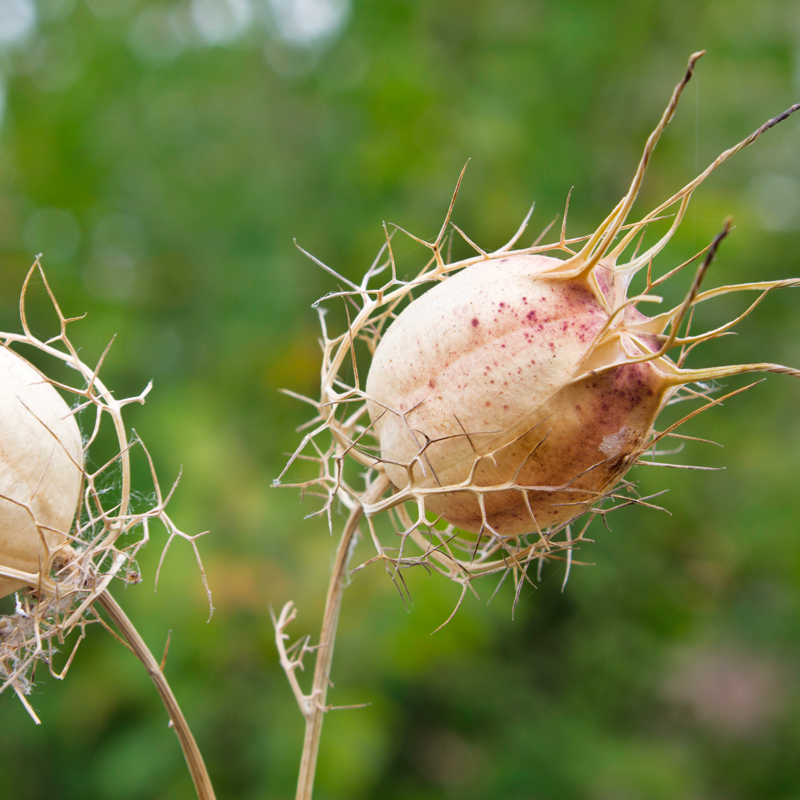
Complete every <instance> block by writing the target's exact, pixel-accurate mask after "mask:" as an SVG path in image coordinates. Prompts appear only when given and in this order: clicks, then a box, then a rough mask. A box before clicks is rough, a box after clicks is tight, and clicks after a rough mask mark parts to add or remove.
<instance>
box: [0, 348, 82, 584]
mask: <svg viewBox="0 0 800 800" xmlns="http://www.w3.org/2000/svg"><path fill="white" fill-rule="evenodd" d="M82 476H83V443H82V441H81V434H80V431H79V430H78V425H77V423H76V421H75V417H74V416H73V415H72V414H71V413H70V409H69V406H68V405H67V404H66V402H65V401H64V400H63V398H62V397H61V395H60V394H59V393H58V392H57V391H56V389H55V388H54V387H53V386H52V385H51V384H50V383H48V382H47V381H46V380H45V379H44V378H43V377H42V376H41V374H40V373H39V372H37V371H36V369H34V367H33V366H31V364H29V363H28V362H27V361H26V360H25V359H24V358H22V357H21V356H19V355H17V354H16V353H15V352H13V351H12V350H9V349H8V348H7V347H2V346H0V570H2V568H3V567H6V568H11V569H14V570H19V571H22V572H27V573H40V574H42V575H43V576H49V573H50V569H51V567H52V563H53V558H54V557H55V556H56V555H57V553H58V551H59V549H60V548H61V546H62V545H64V544H65V543H66V542H67V539H68V534H69V531H70V528H71V527H72V523H73V520H74V518H75V514H76V511H77V508H78V502H79V499H80V494H81V482H82ZM24 585H25V584H24V583H22V582H19V581H15V580H12V579H10V578H7V577H3V576H0V597H4V596H5V595H7V594H10V593H11V592H15V591H17V590H18V589H21V588H23V586H24Z"/></svg>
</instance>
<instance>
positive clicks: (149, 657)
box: [97, 589, 215, 800]
mask: <svg viewBox="0 0 800 800" xmlns="http://www.w3.org/2000/svg"><path fill="white" fill-rule="evenodd" d="M97 602H98V603H99V604H100V605H101V606H102V607H103V608H104V609H105V610H106V612H107V613H108V615H109V617H111V619H112V621H113V622H114V624H115V625H116V626H117V629H118V630H119V632H120V633H121V634H122V637H123V639H125V641H126V642H127V643H128V644H129V645H130V647H131V649H132V650H133V652H134V654H135V655H136V657H137V658H138V659H139V661H141V662H142V664H144V667H145V669H146V670H147V674H148V675H149V676H150V678H151V679H152V681H153V683H154V684H155V687H156V689H157V690H158V693H159V695H161V700H162V702H163V703H164V708H166V709H167V714H169V718H170V722H171V723H172V727H173V728H174V729H175V733H177V734H178V740H179V741H180V743H181V749H182V750H183V755H184V757H185V758H186V765H187V767H188V768H189V772H190V773H191V776H192V781H194V788H195V791H196V792H197V797H198V800H215V795H214V789H213V787H212V786H211V779H210V778H209V777H208V772H207V770H206V765H205V763H204V762H203V757H202V755H200V750H199V748H198V747H197V742H195V740H194V736H193V735H192V731H191V730H190V729H189V725H188V723H187V722H186V718H185V717H184V716H183V712H182V711H181V709H180V706H179V705H178V701H177V700H176V699H175V695H174V694H173V693H172V689H170V686H169V683H167V679H166V678H165V677H164V673H163V672H162V670H161V665H160V664H159V663H158V661H156V660H155V658H154V657H153V654H152V653H151V652H150V650H149V648H148V647H147V645H146V644H145V642H144V639H142V637H141V636H140V635H139V632H138V631H137V630H136V628H135V627H134V625H133V623H132V622H131V621H130V620H129V619H128V616H127V614H126V613H125V612H124V611H123V610H122V608H121V606H120V605H119V604H118V603H117V601H116V600H115V599H114V598H113V597H112V596H111V595H110V594H109V592H108V590H107V589H106V590H104V591H103V592H101V593H100V595H98V597H97Z"/></svg>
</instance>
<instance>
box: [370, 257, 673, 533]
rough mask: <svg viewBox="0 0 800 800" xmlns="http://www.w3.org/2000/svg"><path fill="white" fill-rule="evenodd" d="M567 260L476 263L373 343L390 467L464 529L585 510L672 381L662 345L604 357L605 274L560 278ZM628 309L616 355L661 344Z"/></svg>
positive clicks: (533, 522)
mask: <svg viewBox="0 0 800 800" xmlns="http://www.w3.org/2000/svg"><path fill="white" fill-rule="evenodd" d="M561 265H562V262H561V261H559V260H557V259H554V258H548V257H545V256H538V255H529V256H508V257H506V258H500V259H498V260H495V261H489V262H486V263H482V264H475V265H474V266H472V267H470V268H468V269H466V270H464V271H463V272H460V273H458V274H457V275H455V276H454V277H453V278H450V279H448V280H446V281H444V282H443V283H442V284H440V285H439V286H436V287H434V288H433V289H431V290H430V291H428V292H427V293H426V294H424V295H423V296H422V297H420V298H419V299H418V300H415V301H414V302H413V303H412V304H411V305H409V306H408V307H407V308H406V309H405V310H404V311H403V312H402V313H401V314H400V316H399V317H398V318H397V319H396V320H395V321H394V322H393V323H392V325H391V326H390V327H389V329H388V330H387V332H386V334H385V336H384V337H383V339H382V340H381V342H380V344H379V345H378V348H377V350H376V351H375V355H374V358H373V361H372V366H371V368H370V371H369V377H368V379H367V385H366V390H367V396H368V398H369V401H368V408H369V412H370V417H371V418H372V419H373V421H374V424H375V432H376V434H377V436H378V439H379V440H380V446H381V459H382V460H383V461H384V463H385V468H386V472H387V474H388V476H389V478H390V479H391V481H392V483H393V484H394V485H395V486H396V487H397V488H398V489H406V488H408V487H410V486H413V487H415V488H417V489H418V490H423V491H424V490H428V491H429V492H431V493H430V494H429V495H428V497H427V499H426V503H425V505H426V509H427V510H428V511H430V512H432V513H433V514H435V515H437V516H441V517H443V518H444V519H446V520H447V521H448V522H451V523H453V524H454V525H457V526H458V527H459V528H462V529H464V530H467V531H471V532H473V533H478V532H480V531H481V530H482V529H484V527H485V526H486V525H488V527H489V528H490V529H491V530H493V531H495V532H496V533H498V534H500V535H501V536H511V535H519V534H525V533H530V532H532V531H535V530H543V529H546V528H550V527H552V526H554V525H558V524H560V523H563V522H565V521H567V520H569V519H571V518H573V517H575V516H578V515H580V514H582V513H583V512H584V511H586V510H587V509H588V508H589V506H590V505H591V504H592V503H593V502H595V501H596V499H597V498H598V497H600V496H602V495H603V493H604V492H605V491H606V490H607V488H609V487H611V486H614V485H616V483H617V482H618V481H619V480H620V478H622V476H623V475H624V474H625V472H627V470H628V469H629V467H630V466H631V464H632V463H633V462H634V461H635V456H636V455H637V454H638V453H639V452H641V450H642V447H643V445H644V443H645V442H646V441H647V438H648V435H649V432H650V430H651V428H652V424H653V421H654V420H655V418H656V416H657V414H658V412H659V411H660V410H661V408H662V406H663V404H664V402H665V401H666V400H667V399H668V398H669V396H670V395H671V394H672V393H673V392H674V383H672V382H670V380H669V378H668V377H667V375H666V374H665V371H664V370H663V369H659V361H660V360H663V357H662V359H658V358H656V359H654V360H653V361H652V362H649V363H647V362H645V363H631V364H622V365H620V366H617V367H615V368H613V369H611V370H607V371H602V370H601V371H598V367H600V366H602V365H601V364H598V363H595V362H596V359H595V358H594V357H595V354H596V353H595V351H596V348H597V343H598V341H601V340H602V338H603V337H602V333H603V332H604V331H605V330H606V329H607V328H609V326H610V324H611V318H612V314H613V310H612V309H610V308H609V306H608V303H607V301H606V298H605V296H604V295H603V293H602V292H601V290H600V287H599V285H598V281H597V280H596V279H595V277H594V276H590V277H589V279H572V280H566V281H560V280H557V279H552V278H550V277H549V276H550V274H551V273H552V272H554V271H557V270H558V269H559V268H560V267H561ZM599 269H601V270H603V269H604V268H602V267H600V268H599ZM620 322H621V323H622V326H623V330H622V331H620V333H619V339H618V348H619V351H620V352H619V353H615V354H614V355H615V356H620V355H623V358H624V357H632V358H636V357H637V356H641V355H642V354H643V353H646V352H652V351H650V350H649V348H651V347H652V342H651V341H649V340H648V339H646V338H644V337H642V336H639V335H637V333H636V332H635V331H628V330H625V329H624V318H623V319H621V320H620ZM459 486H462V487H463V489H460V490H458V489H457V488H456V487H459ZM443 487H444V488H447V489H448V490H447V491H441V489H442V488H443ZM533 487H539V488H533ZM487 489H488V490H489V491H486V490H487Z"/></svg>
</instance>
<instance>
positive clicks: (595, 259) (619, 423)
mask: <svg viewBox="0 0 800 800" xmlns="http://www.w3.org/2000/svg"><path fill="white" fill-rule="evenodd" d="M701 55H703V53H695V54H694V55H693V56H692V57H691V58H690V60H689V65H688V68H687V71H686V74H685V75H684V77H683V79H682V80H681V81H680V82H679V83H678V85H677V86H676V87H675V90H674V91H673V94H672V97H671V99H670V102H669V104H668V106H667V108H666V110H665V112H664V114H663V116H662V118H661V120H660V121H659V123H658V125H657V126H656V128H655V130H654V131H653V133H652V134H651V135H650V137H649V138H648V140H647V143H646V145H645V148H644V153H643V155H642V157H641V160H640V162H639V165H638V168H637V169H636V172H635V174H634V177H633V180H632V181H631V185H630V188H629V189H628V192H627V193H626V194H625V196H624V197H623V198H622V199H621V200H620V201H619V203H618V204H617V205H616V207H615V208H614V209H613V210H612V211H611V213H610V214H609V215H608V216H607V217H606V218H605V219H604V220H603V221H602V222H601V223H600V225H599V226H598V227H597V229H596V230H595V231H594V233H592V234H590V235H588V236H582V237H577V238H572V239H570V238H567V236H566V212H565V215H564V221H563V224H562V228H561V235H560V237H559V238H558V239H557V240H556V241H554V242H551V243H549V244H538V243H536V244H534V245H533V246H531V247H527V248H519V249H515V248H516V243H517V241H518V240H519V238H520V236H521V235H522V233H523V232H524V230H525V228H526V225H527V223H528V221H529V218H530V214H529V215H528V218H526V219H525V221H524V222H523V224H522V225H521V226H520V228H519V230H518V231H517V233H516V234H515V236H514V237H513V238H512V239H511V241H510V242H508V244H506V245H505V246H503V247H501V248H500V249H498V250H496V251H493V252H490V251H486V250H484V249H482V248H481V247H479V246H478V245H477V244H475V243H474V242H473V241H472V240H471V239H469V237H467V235H466V234H464V233H463V232H462V231H461V230H460V229H459V228H458V227H456V226H455V225H451V223H450V216H451V214H452V211H453V205H454V203H455V198H456V195H457V193H458V188H459V186H460V183H461V179H459V185H458V186H457V187H456V193H455V194H454V196H453V201H452V202H451V204H450V209H449V211H448V213H447V217H446V219H445V222H444V225H443V226H442V228H441V230H440V232H439V234H438V236H437V237H436V239H435V240H434V241H432V242H426V241H424V240H422V239H419V238H417V237H415V236H412V235H411V234H407V235H408V236H410V237H411V238H412V239H413V240H414V241H415V242H416V243H417V244H419V245H421V246H423V247H425V248H428V250H429V251H430V259H429V260H428V262H427V263H426V264H425V265H424V266H423V267H422V269H421V271H420V272H419V273H418V274H417V275H416V277H413V278H411V279H410V280H401V279H400V278H399V277H398V274H397V264H396V263H395V259H394V254H393V250H392V235H390V234H389V232H388V230H387V231H386V244H385V246H384V248H383V249H382V251H381V254H379V256H378V258H377V259H376V261H375V263H374V264H373V265H372V267H371V268H370V269H369V270H368V271H367V273H366V275H365V276H364V278H363V279H362V281H361V282H360V283H359V284H356V283H353V282H351V281H348V280H347V279H346V278H344V277H343V276H337V277H338V278H339V279H340V280H341V281H342V282H343V283H344V284H346V288H343V289H342V290H340V291H338V292H334V293H333V294H332V295H329V296H328V297H327V298H324V299H325V300H331V299H332V298H341V299H343V300H344V302H345V307H346V310H347V319H348V326H347V329H346V331H344V332H343V333H341V334H339V335H333V334H330V333H329V332H328V327H327V322H326V319H325V315H324V311H320V319H321V325H322V345H323V367H322V380H321V392H320V397H319V399H318V400H317V399H308V398H306V399H307V400H308V402H310V403H311V404H312V405H313V406H314V407H315V408H316V410H317V416H316V418H315V419H314V420H313V428H312V429H311V431H310V432H309V433H308V434H307V435H306V436H305V437H304V439H303V441H302V442H301V444H300V446H299V448H298V449H297V451H296V453H295V455H294V456H293V457H292V458H291V459H290V461H289V464H288V465H287V468H286V469H288V468H289V465H291V464H293V463H294V462H295V460H296V459H298V458H302V459H305V460H310V461H313V462H317V463H318V464H319V473H318V477H316V478H313V479H311V480H308V481H305V482H302V483H298V484H295V485H298V486H302V487H303V489H304V490H305V489H313V490H316V491H317V492H321V493H322V494H323V496H324V497H326V502H325V503H324V505H323V508H322V509H321V513H325V514H326V515H327V516H328V519H329V522H330V520H331V519H332V509H333V507H334V502H335V501H337V500H341V501H343V502H345V504H346V505H349V506H350V507H351V508H356V509H358V508H361V509H362V512H363V514H364V516H365V517H366V518H367V520H368V521H369V532H370V535H371V538H372V540H373V542H374V544H375V546H376V549H377V551H378V554H377V556H376V557H375V558H376V559H379V560H383V561H385V562H386V563H387V565H388V566H389V568H390V572H391V573H392V575H393V577H396V576H397V575H398V570H399V569H401V568H404V567H406V566H410V565H412V564H417V563H421V564H425V565H426V566H428V567H433V568H435V569H437V570H439V571H441V572H443V573H444V574H445V575H447V576H448V577H449V578H451V579H453V580H455V581H457V582H459V583H461V584H462V591H466V588H467V587H468V585H469V584H470V582H471V581H472V580H473V578H475V577H477V576H479V575H484V574H490V573H503V574H507V573H508V572H509V571H513V573H514V575H515V580H516V583H517V592H519V588H520V586H521V584H522V582H523V581H524V580H526V579H528V574H527V570H528V567H529V565H530V564H531V563H532V562H533V561H536V562H538V563H539V564H541V563H542V562H543V561H545V560H547V559H551V558H565V559H566V560H567V561H568V562H569V560H570V552H571V550H572V549H573V548H574V546H575V544H576V541H580V539H581V537H582V536H583V533H582V531H583V530H585V526H582V528H581V530H580V531H578V532H577V535H576V531H573V530H572V523H573V522H575V521H576V520H577V519H578V518H579V517H581V516H584V515H587V514H588V515H591V514H605V513H607V512H608V510H609V507H610V506H611V507H613V506H614V505H615V503H614V502H609V501H620V503H621V504H623V505H626V504H630V503H635V502H646V500H647V498H640V497H639V496H638V495H637V494H636V492H635V487H633V486H632V485H631V484H630V483H628V482H627V481H626V480H625V476H626V474H627V473H628V471H629V470H630V468H631V467H632V466H634V465H635V464H636V463H637V462H638V461H639V460H640V459H641V458H642V456H643V455H644V454H647V455H648V458H650V457H655V456H656V455H657V444H658V443H659V442H660V441H661V440H663V438H664V437H667V436H679V434H676V433H675V431H676V429H677V427H678V426H679V425H680V424H682V422H684V421H686V420H687V419H689V418H692V417H694V416H696V415H697V414H699V413H700V412H701V411H703V410H705V409H706V408H709V407H711V406H712V405H715V404H716V403H717V402H719V400H720V399H722V398H719V397H716V396H715V395H714V390H715V388H716V387H715V384H714V382H715V381H716V380H717V379H722V378H726V377H729V376H733V375H740V374H744V373H750V372H776V373H784V374H790V375H795V376H800V372H798V371H797V370H794V369H791V368H788V367H783V366H780V365H778V364H772V363H758V364H737V365H732V366H716V367H715V366H711V367H704V368H695V369H690V368H688V367H687V366H686V362H687V359H688V358H689V357H690V355H692V354H693V352H694V351H695V348H696V347H697V346H698V345H700V344H702V343H703V342H707V341H710V340H713V339H716V338H718V337H720V336H722V335H724V334H725V333H727V332H728V331H729V330H730V329H731V328H733V327H734V326H735V325H736V323H738V322H739V321H741V320H742V319H743V318H744V317H745V316H747V314H749V313H750V312H751V311H752V310H753V309H754V308H755V307H756V306H757V305H758V304H759V303H760V302H761V300H762V299H763V298H764V297H765V296H766V295H767V294H768V293H769V292H771V291H773V290H774V289H778V288H786V287H794V286H798V285H800V279H787V280H778V281H754V282H751V283H743V284H734V285H728V286H720V287H717V288H712V289H701V284H702V281H703V278H704V276H705V274H706V272H707V270H708V268H709V266H710V264H711V263H712V261H713V260H714V258H715V256H716V253H717V250H718V248H719V245H720V243H721V242H722V240H723V239H724V238H725V237H726V236H727V234H728V233H729V231H730V221H726V222H725V224H724V226H723V229H722V231H721V233H720V234H719V235H718V236H717V237H716V238H715V239H714V240H713V241H712V242H711V243H709V245H708V246H707V247H705V248H704V249H703V250H701V251H700V252H699V253H698V254H696V256H695V257H694V258H692V259H690V260H689V261H687V262H685V263H683V264H680V265H677V266H672V267H670V268H668V269H667V270H665V271H662V272H660V273H659V272H657V271H655V270H654V268H653V263H654V261H655V259H656V257H657V256H658V255H659V254H660V253H661V251H662V250H663V249H664V248H665V246H666V245H667V244H668V243H669V241H670V239H671V238H672V236H673V235H674V233H675V231H676V230H677V229H678V227H679V226H680V224H681V221H682V220H683V217H684V214H685V213H686V209H687V207H688V205H689V202H690V200H691V197H692V194H693V192H694V191H695V190H696V189H697V188H698V187H699V186H700V185H701V184H702V183H703V181H704V180H705V179H706V178H707V177H708V176H709V175H710V174H711V173H712V172H713V171H714V170H716V169H717V167H719V166H720V165H721V164H722V163H724V162H725V161H726V160H727V159H729V158H730V157H731V156H733V155H735V154H736V153H737V152H739V150H741V149H742V148H744V147H746V146H748V145H750V144H752V143H753V142H754V141H755V140H756V139H758V138H759V137H760V136H761V135H762V134H763V133H765V132H766V131H767V130H769V129H770V128H772V127H773V126H775V125H776V124H778V123H779V122H781V121H783V120H785V119H786V118H787V117H789V116H790V115H791V114H792V113H794V112H795V111H797V110H798V109H800V104H796V105H793V106H791V107H790V108H789V109H788V110H787V111H785V112H784V113H783V114H781V115H779V116H777V117H775V118H774V119H771V120H769V121H767V122H766V123H765V124H764V125H762V126H761V127H760V128H758V129H757V130H756V131H755V132H754V133H753V134H751V135H750V136H748V137H747V138H745V139H743V140H742V141H741V142H739V143H738V144H737V145H735V146H734V147H732V148H730V149H728V150H726V151H725V152H723V153H722V154H721V155H720V156H719V157H718V158H717V159H715V160H714V161H713V163H711V164H710V165H709V166H708V167H707V168H706V169H705V170H704V171H703V172H702V173H700V175H698V176H697V177H696V178H695V179H694V180H692V181H691V182H690V183H688V184H687V185H686V186H684V187H683V188H682V189H681V190H680V191H679V192H677V193H676V194H674V195H673V196H672V197H670V198H668V199H667V200H666V201H665V202H663V203H661V205H659V206H658V207H657V208H655V209H653V210H652V211H651V212H650V213H648V214H646V215H644V216H643V217H641V218H640V219H638V220H637V221H635V222H628V216H629V214H630V212H631V209H632V207H633V204H634V201H635V200H636V197H637V195H638V193H639V189H640V187H641V185H642V180H643V178H644V174H645V170H646V168H647V165H648V164H649V162H650V159H651V157H652V155H653V152H654V150H655V147H656V144H657V143H658V140H659V138H660V136H661V134H662V133H663V131H664V129H665V128H666V126H667V124H668V123H669V121H670V120H671V119H672V117H673V115H674V113H675V109H676V107H677V103H678V100H679V98H680V96H681V93H682V92H683V89H684V88H685V86H686V84H687V83H688V81H689V80H690V78H691V77H692V74H693V72H694V67H695V63H696V61H697V60H698V59H699V58H700V56H701ZM462 177H463V172H462ZM670 215H671V216H672V222H671V224H670V227H669V230H667V231H666V232H665V233H664V234H663V235H661V238H660V239H658V240H657V241H655V242H654V243H651V244H647V246H643V242H644V241H645V234H646V232H647V230H648V229H649V227H650V226H651V225H653V224H654V223H657V222H659V221H661V220H664V219H665V218H667V217H668V216H670ZM395 231H396V232H397V231H402V229H401V228H399V227H396V226H395ZM402 232H403V233H407V232H406V231H402ZM453 232H454V233H455V234H458V235H460V236H461V237H462V238H463V239H464V241H465V242H466V243H467V244H468V245H470V246H471V247H472V248H474V250H475V252H476V255H474V256H472V257H470V258H467V259H464V260H462V261H458V262H455V263H451V262H449V261H447V260H446V258H445V253H446V252H447V249H446V248H445V244H446V242H447V239H448V236H450V235H454V234H453ZM312 258H313V257H312ZM314 260H315V261H316V262H317V263H318V264H320V266H322V267H323V268H324V269H326V270H328V271H329V272H331V273H333V274H335V275H336V274H337V273H335V271H334V270H332V269H331V268H330V267H328V266H326V265H324V264H322V262H320V261H318V260H317V259H314ZM694 263H696V264H698V265H699V266H697V267H696V269H695V274H694V278H693V279H692V280H691V281H687V283H688V286H687V289H686V294H685V296H684V300H683V301H682V302H681V303H679V304H678V305H676V306H675V307H673V308H670V309H668V310H667V311H663V312H660V313H657V314H654V315H652V316H648V315H647V314H646V313H645V311H646V310H647V309H648V308H652V307H653V305H648V304H657V303H661V302H662V298H661V297H660V296H659V294H658V289H659V287H660V286H661V285H662V284H663V283H664V282H665V281H667V280H673V279H678V277H679V276H680V275H681V274H682V271H683V270H685V269H686V268H687V267H689V265H691V264H694ZM638 273H644V275H643V277H644V280H643V281H641V280H640V283H642V282H643V283H644V288H640V289H639V290H638V293H636V294H632V292H631V282H632V280H633V278H634V276H636V275H637V274H638ZM381 276H384V277H381ZM739 292H754V293H755V295H756V299H755V300H754V301H753V302H752V303H751V304H750V306H749V308H747V309H746V310H745V311H744V313H743V314H741V315H740V316H738V317H737V318H736V319H733V320H731V321H730V322H728V323H726V324H724V325H721V326H719V327H717V328H714V329H712V330H706V331H701V332H697V331H696V330H695V328H696V326H697V324H698V318H699V315H696V314H695V311H696V309H697V308H698V306H699V305H700V304H702V303H704V302H706V301H708V300H711V299H713V298H717V297H720V296H722V295H725V294H730V293H739ZM364 351H366V354H367V356H368V359H369V360H368V361H367V360H365V358H364ZM359 352H360V353H361V355H359ZM365 364H366V365H367V366H368V371H367V373H366V380H363V376H364V366H365ZM737 391H740V390H737ZM681 399H694V400H698V401H700V403H701V405H700V407H699V408H697V407H696V408H694V409H693V410H691V411H690V412H689V413H688V414H687V415H686V416H685V417H684V418H683V419H682V420H680V421H678V422H675V423H672V424H671V425H669V426H668V427H666V428H664V429H662V430H657V429H656V427H655V425H656V420H657V418H658V416H659V414H660V413H661V411H662V410H663V409H664V408H665V406H666V405H668V404H670V403H671V402H674V401H678V400H681ZM326 436H329V437H330V438H329V439H327V440H326V439H325V438H324V437H326ZM312 447H313V451H311V452H310V450H311V448H312ZM307 448H308V449H307ZM348 461H355V462H356V463H357V464H358V465H360V466H361V468H362V469H363V475H362V478H360V479H359V480H361V479H363V481H364V483H365V488H364V489H361V488H359V484H355V485H354V484H353V482H352V481H351V479H350V478H349V477H348V476H349V475H350V474H351V473H350V472H349V471H348V470H347V468H346V463H347V462H348ZM286 469H285V470H284V472H283V473H282V475H281V478H282V477H283V475H284V474H286ZM277 482H280V479H279V480H278V481H277ZM384 511H389V512H390V518H391V519H392V524H393V527H394V530H395V533H396V534H397V538H396V539H394V541H392V542H391V543H385V542H382V541H381V538H380V536H379V533H378V528H377V526H376V525H375V523H374V522H373V520H374V519H375V518H376V517H377V516H378V515H379V514H380V513H382V512H384ZM587 519H588V520H590V519H591V516H588V517H587ZM587 525H588V522H587ZM559 534H560V538H559ZM409 541H413V543H414V544H415V545H416V546H417V547H418V548H419V550H420V551H421V555H417V556H414V555H411V554H410V553H409V549H408V547H407V545H408V542H409ZM462 596H463V595H462Z"/></svg>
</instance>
